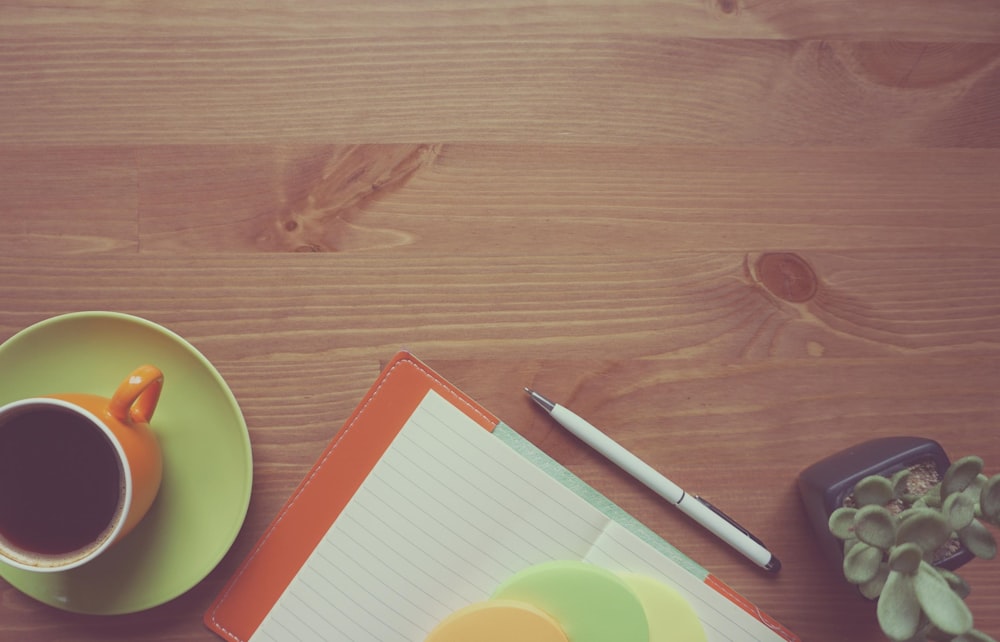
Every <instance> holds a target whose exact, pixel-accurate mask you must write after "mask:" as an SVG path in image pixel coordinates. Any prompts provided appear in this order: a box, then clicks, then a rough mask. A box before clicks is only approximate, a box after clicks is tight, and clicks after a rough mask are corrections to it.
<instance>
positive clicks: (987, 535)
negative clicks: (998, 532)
mask: <svg viewBox="0 0 1000 642" xmlns="http://www.w3.org/2000/svg"><path fill="white" fill-rule="evenodd" d="M958 539H959V541H961V542H962V545H963V546H965V548H967V549H969V551H970V552H972V554H973V555H975V556H976V557H978V558H981V559H984V560H991V559H993V558H994V557H996V556H997V541H996V540H995V539H994V538H993V533H991V532H990V531H989V529H988V528H986V527H985V526H984V525H983V524H982V522H979V521H975V520H973V522H972V523H971V524H969V525H968V526H966V527H965V528H963V529H962V530H960V531H958Z"/></svg>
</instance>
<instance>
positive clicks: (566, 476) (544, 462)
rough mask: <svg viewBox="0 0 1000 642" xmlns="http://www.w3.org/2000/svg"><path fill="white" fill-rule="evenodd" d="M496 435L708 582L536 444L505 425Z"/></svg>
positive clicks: (705, 574) (689, 562)
mask: <svg viewBox="0 0 1000 642" xmlns="http://www.w3.org/2000/svg"><path fill="white" fill-rule="evenodd" d="M493 434H494V435H495V436H496V437H497V438H499V439H500V440H501V441H503V442H504V443H505V444H507V445H508V446H509V447H510V448H512V449H513V450H514V451H515V452H517V453H518V454H520V455H521V456H522V457H524V458H525V459H527V460H528V461H530V462H531V463H533V464H534V465H535V466H538V468H540V469H541V470H542V471H544V472H545V473H546V474H548V475H549V476H550V477H552V478H553V479H555V480H556V481H557V482H559V483H560V484H562V485H563V486H565V487H566V488H568V489H570V490H571V491H573V492H574V493H575V494H576V495H578V496H579V497H580V498H582V499H583V500H584V501H586V502H587V503H588V504H590V505H591V506H593V507H594V508H596V509H597V510H599V511H601V512H602V513H603V514H604V515H606V516H607V517H608V518H610V519H612V520H614V521H616V522H618V523H619V524H621V525H622V526H624V527H625V528H626V529H627V530H628V531H630V532H631V533H632V534H633V535H635V536H636V537H638V538H639V539H641V540H642V541H644V542H646V543H647V544H649V545H650V546H652V547H653V548H655V549H656V550H657V551H659V552H660V553H661V554H663V555H664V556H665V557H667V558H668V559H670V560H672V561H674V562H675V563H676V564H677V565H678V566H680V567H682V568H683V569H685V570H686V571H688V572H689V573H691V574H692V575H694V576H695V577H697V578H698V579H699V580H701V581H703V582H704V581H705V578H707V577H708V575H709V573H708V571H707V570H705V568H704V567H702V566H701V565H700V564H698V563H697V562H695V561H694V560H692V559H691V558H690V557H688V556H687V555H685V554H684V553H682V552H681V551H680V550H678V549H677V548H676V547H674V546H673V545H671V544H670V543H669V542H667V541H666V540H665V539H663V538H662V537H660V536H659V535H657V534H656V533H655V532H653V531H652V530H650V528H649V527H648V526H646V525H645V524H643V523H642V522H640V521H639V520H637V519H636V518H635V517H632V515H630V514H629V513H628V512H626V511H625V510H624V509H623V508H621V507H620V506H619V505H618V504H616V503H614V502H613V501H611V500H610V499H608V498H607V497H605V496H604V495H602V494H601V493H600V492H598V491H597V490H595V489H594V487H593V486H591V485H590V484H588V483H587V482H585V481H583V480H582V479H580V478H579V477H577V476H576V475H574V474H573V473H572V472H570V471H569V470H568V469H567V468H566V467H564V466H563V465H562V464H560V463H559V462H557V461H556V460H554V459H552V458H551V457H549V456H548V455H547V454H545V453H544V452H543V451H541V450H540V449H539V448H538V447H537V446H535V445H534V444H533V443H531V442H530V441H528V440H527V439H525V438H524V437H522V436H521V435H520V434H519V433H518V432H517V431H515V430H514V429H513V428H511V427H510V426H508V425H507V424H505V423H503V422H502V421H501V422H500V423H498V424H497V427H496V428H495V429H494V430H493Z"/></svg>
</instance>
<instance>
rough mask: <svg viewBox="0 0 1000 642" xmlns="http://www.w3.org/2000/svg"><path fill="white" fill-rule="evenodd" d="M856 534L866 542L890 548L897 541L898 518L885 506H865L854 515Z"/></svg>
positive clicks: (884, 549) (883, 548)
mask: <svg viewBox="0 0 1000 642" xmlns="http://www.w3.org/2000/svg"><path fill="white" fill-rule="evenodd" d="M854 535H855V537H857V538H858V539H859V540H861V541H862V542H864V543H865V544H869V545H871V546H874V547H876V548H880V549H882V550H883V551H886V550H889V548H890V547H891V546H892V545H893V543H894V542H895V541H896V520H895V519H894V518H893V516H892V513H890V512H889V510H888V509H886V508H885V507H883V506H878V505H874V504H873V505H870V506H865V507H864V508H862V509H861V510H859V511H858V512H857V513H856V514H855V516H854Z"/></svg>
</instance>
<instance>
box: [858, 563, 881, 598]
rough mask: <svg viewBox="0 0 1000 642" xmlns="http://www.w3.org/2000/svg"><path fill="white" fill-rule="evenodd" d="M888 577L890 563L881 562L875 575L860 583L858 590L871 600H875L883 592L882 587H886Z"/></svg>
mask: <svg viewBox="0 0 1000 642" xmlns="http://www.w3.org/2000/svg"><path fill="white" fill-rule="evenodd" d="M887 579H889V565H888V564H885V563H882V564H879V565H878V571H877V572H876V573H875V577H873V578H872V579H870V580H868V581H867V582H864V583H863V584H861V585H859V586H858V590H859V591H861V594H862V595H864V596H865V597H866V598H868V599H869V600H874V599H875V598H877V597H878V596H879V595H881V594H882V589H883V588H884V587H885V581H886V580H887Z"/></svg>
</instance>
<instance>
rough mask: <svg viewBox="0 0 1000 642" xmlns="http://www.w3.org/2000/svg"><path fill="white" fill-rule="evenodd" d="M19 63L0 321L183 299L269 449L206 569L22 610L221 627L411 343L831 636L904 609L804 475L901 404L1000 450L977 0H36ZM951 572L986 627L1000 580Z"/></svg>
mask: <svg viewBox="0 0 1000 642" xmlns="http://www.w3.org/2000/svg"><path fill="white" fill-rule="evenodd" d="M0 86H2V87H3V90H2V91H0V340H3V339H6V338H7V337H9V336H11V335H12V334H14V333H15V332H17V331H18V330H20V329H22V328H24V327H26V326H28V325H31V324H32V323H35V322H37V321H40V320H42V319H45V318H47V317H50V316H53V315H57V314H60V313H64V312H71V311H76V310H85V309H110V310H118V311H122V312H127V313H132V314H137V315H140V316H143V317H146V318H149V319H151V320H153V321H156V322H158V323H161V324H164V325H166V326H167V327H169V328H170V329H172V330H174V331H176V332H178V333H180V334H181V335H182V336H184V337H185V338H187V339H189V340H190V341H192V342H193V343H194V345H196V346H197V347H198V348H199V349H200V350H202V351H203V352H204V354H205V355H206V356H207V357H208V358H209V359H210V360H211V361H212V362H213V363H214V364H215V365H216V366H217V367H218V368H219V370H220V372H221V373H222V374H223V376H224V377H225V378H226V380H227V381H228V382H229V383H230V385H231V386H232V388H233V391H234V393H235V394H236V397H237V399H238V400H239V401H240V404H241V407H242V408H243V411H244V414H245V416H246V418H247V422H248V425H249V427H250V432H251V441H252V444H253V450H254V456H255V463H254V475H255V480H254V488H253V498H252V501H251V506H250V511H249V514H248V516H247V520H246V523H245V525H244V528H243V531H242V533H241V535H240V537H239V538H238V539H237V541H236V543H235V545H234V547H233V549H232V551H231V552H230V554H229V555H228V556H227V557H226V559H225V560H223V562H222V563H221V564H220V565H219V567H218V568H217V569H216V570H215V571H213V572H212V573H211V574H210V575H209V576H208V577H207V578H206V579H205V580H204V581H203V582H202V583H200V584H199V585H198V586H197V587H195V588H194V589H193V590H192V591H190V592H188V593H187V594H185V595H183V596H181V597H180V598H178V599H177V600H174V601H173V602H171V603H168V604H166V605H163V606H161V607H158V608H156V609H152V610H150V611H148V612H145V613H139V614H133V615H128V616H123V617H112V618H93V617H87V616H79V615H73V614H68V613H64V612H61V611H57V610H55V609H51V608H49V607H45V606H42V605H40V604H37V603H35V602H33V601H32V600H30V599H29V598H27V597H25V596H23V595H21V594H20V593H18V592H17V591H16V590H15V589H13V588H11V587H9V586H8V585H7V584H5V583H0V639H3V640H6V639H17V640H28V641H32V640H46V641H50V640H109V639H110V640H132V639H140V638H141V639H150V640H159V641H164V642H165V641H171V642H181V641H184V642H187V641H194V640H205V641H207V640H212V639H215V638H214V637H213V636H212V634H210V633H209V632H208V631H207V630H206V629H204V628H203V627H202V625H201V620H200V617H201V614H202V613H203V611H204V610H205V608H207V606H208V604H209V602H210V601H211V600H212V598H213V597H214V596H215V595H216V593H217V592H218V591H219V590H220V589H221V587H222V585H223V583H224V582H225V580H226V579H227V578H228V577H229V575H230V574H231V573H232V572H233V571H234V570H235V569H236V567H237V565H238V564H239V562H240V561H241V560H242V559H243V557H245V556H246V555H247V554H248V552H249V551H250V550H251V548H252V546H253V544H254V542H255V541H256V539H257V538H258V537H259V536H260V535H261V534H262V533H263V531H264V528H265V527H266V525H267V524H268V523H269V521H270V520H271V519H272V518H273V517H274V515H275V514H276V512H277V511H278V509H279V507H280V506H281V504H282V503H283V502H284V500H285V499H286V498H287V497H288V495H289V493H291V492H292V490H293V489H294V488H295V486H296V485H297V484H298V482H299V481H300V480H301V479H302V476H303V475H304V474H305V473H306V471H307V470H308V469H309V467H310V466H311V464H312V463H313V461H314V459H315V457H316V456H317V454H318V453H319V451H320V450H321V449H322V447H323V445H324V444H325V443H326V442H327V441H328V440H329V439H330V438H331V437H332V436H333V435H334V434H335V432H336V431H337V429H338V428H339V427H340V425H341V424H342V423H343V421H344V420H345V419H346V418H347V417H348V416H349V414H350V412H351V410H352V409H353V408H354V405H355V404H356V403H357V401H358V400H359V399H360V398H361V396H362V395H363V394H364V392H365V390H366V389H367V387H368V385H369V384H370V383H371V382H372V381H373V380H374V378H375V376H376V375H377V373H378V371H379V369H380V365H381V364H382V363H383V362H384V361H385V360H386V359H388V358H389V357H391V356H392V354H393V353H394V352H395V351H396V350H398V349H400V348H408V349H411V350H413V351H414V352H415V353H416V354H417V355H418V356H419V357H421V358H422V359H424V360H426V361H427V362H428V363H429V364H430V365H431V366H432V367H434V368H436V369H438V370H439V371H440V372H441V373H442V374H443V375H444V376H446V377H447V378H448V379H450V380H452V381H453V382H455V383H456V384H458V385H459V386H460V387H462V388H464V389H465V390H467V391H468V392H469V393H470V394H472V395H473V396H474V397H475V398H477V399H478V400H479V401H481V402H482V403H483V404H484V405H486V406H487V407H489V408H490V409H491V410H493V411H494V412H496V413H497V414H498V415H499V416H500V417H502V418H503V419H504V420H505V421H506V422H507V423H509V424H510V425H511V426H512V427H513V428H514V429H515V430H518V431H519V432H521V433H522V434H524V435H525V436H527V437H528V438H529V439H531V440H532V441H533V442H534V443H536V444H537V445H539V447H541V448H542V449H543V450H545V451H547V452H548V453H549V454H551V455H552V456H553V457H555V458H556V459H557V460H559V461H560V462H562V463H563V464H564V465H566V466H568V467H569V468H570V469H571V470H572V471H574V472H575V473H576V474H578V475H580V476H581V477H582V478H584V479H585V480H586V481H588V482H589V483H591V484H593V485H594V486H596V487H597V488H598V489H599V490H601V491H602V492H604V493H606V494H607V495H608V496H609V497H611V498H612V499H613V500H615V501H616V502H618V503H620V504H621V505H622V506H623V507H624V508H626V509H627V510H629V511H630V512H632V513H633V514H635V515H636V516H637V517H639V518H640V519H641V520H642V521H644V522H645V523H647V524H648V525H649V526H650V527H651V528H653V529H654V530H655V531H657V532H659V533H660V534H662V535H663V536H664V537H666V538H667V539H668V540H670V541H671V542H673V543H674V544H675V545H677V546H678V547H679V548H680V549H681V550H683V551H684V552H685V553H687V554H689V555H690V556H692V557H693V558H694V559H695V560H697V561H698V562H699V563H701V564H703V565H704V566H706V567H707V568H708V569H710V570H711V571H712V572H714V573H716V574H717V575H718V576H719V577H721V578H722V579H723V580H725V581H726V582H728V583H730V584H731V585H732V586H733V587H735V588H736V589H737V590H739V591H741V592H742V593H744V594H745V595H746V596H747V597H749V598H750V599H751V600H753V601H754V602H755V603H757V604H758V605H759V606H760V607H761V608H762V609H764V610H765V611H766V612H768V613H769V614H771V615H772V616H774V617H776V618H777V619H778V620H780V621H781V622H783V623H784V624H786V625H788V626H790V627H791V628H792V629H794V630H795V631H797V632H798V633H799V634H800V635H801V636H802V638H803V639H804V640H808V641H810V642H812V641H818V642H840V641H842V640H856V641H858V642H874V641H875V640H880V639H882V637H881V636H880V634H879V633H878V628H877V624H876V623H875V619H874V612H873V609H872V607H871V605H870V604H867V603H865V602H863V601H861V600H859V599H858V598H857V597H856V595H855V594H854V592H853V591H852V589H851V588H850V587H849V586H847V585H846V584H845V583H843V582H842V581H840V579H839V577H838V571H837V569H835V568H832V567H830V565H829V564H827V563H826V561H825V560H824V559H822V558H821V557H820V554H819V551H818V548H817V546H816V545H815V543H814V542H813V541H812V539H811V535H810V532H809V529H808V525H807V524H806V521H805V517H804V514H803V512H802V511H801V509H800V507H799V503H798V502H799V500H798V497H797V495H796V490H795V478H796V475H797V474H798V472H799V471H800V470H802V469H803V468H804V467H805V466H807V465H808V464H810V463H812V462H813V461H815V460H817V459H819V458H821V457H823V456H825V455H827V454H830V453H832V452H834V451H836V450H839V449H841V448H843V447H845V446H847V445H850V444H853V443H857V442H860V441H863V440H865V439H867V438H870V437H875V436H885V435H895V434H919V435H923V436H927V437H931V438H934V439H938V440H939V441H940V442H941V443H942V444H944V446H945V448H946V450H947V451H948V452H949V454H950V455H952V456H953V457H958V456H961V455H964V454H968V453H978V454H981V455H983V456H984V458H985V459H986V460H987V465H988V467H989V468H990V470H991V471H992V472H996V471H998V470H1000V468H998V467H1000V437H998V435H1000V433H998V432H997V425H998V423H1000V402H998V401H997V395H996V391H997V390H998V389H1000V367H998V366H997V364H998V363H1000V323H998V318H1000V219H998V214H997V213H998V206H1000V10H998V8H997V6H996V4H995V3H994V2H993V0H954V1H953V2H932V1H931V0H913V1H912V2H909V3H906V5H905V7H904V6H902V5H900V4H899V3H897V2H890V1H888V0H872V1H862V0H832V1H827V0H824V1H822V2H821V1H820V0H768V1H766V2H765V1H763V0H696V1H682V0H664V1H661V2H655V1H650V0H626V1H622V2H605V1H602V0H568V1H567V2H561V3H548V2H536V1H533V0H497V1H495V2H487V1H485V0H473V1H471V2H461V3H459V2H450V1H437V0H435V1H429V0H418V1H416V2H409V1H403V0H388V1H385V2H378V3H365V2H358V1H355V0H337V1H336V2H328V1H320V0H297V1H295V2H289V3H262V2H243V3H233V2H222V1H219V0H210V1H208V2H183V3H170V4H165V3H121V2H106V1H103V0H101V1H97V2H92V3H89V4H88V5H87V6H86V7H85V8H84V7H82V6H70V5H53V4H52V3H47V2H37V1H34V0H32V1H16V2H5V3H3V6H0ZM9 376H16V373H14V374H11V373H6V372H3V373H0V377H9ZM525 385H530V386H532V387H535V388H537V389H540V390H542V391H544V392H545V393H546V394H549V395H551V396H553V397H555V398H557V399H559V400H561V401H564V402H567V403H568V404H570V405H572V407H574V408H575V409H576V410H578V411H579V412H580V413H582V414H584V415H585V416H587V417H588V418H590V419H591V420H592V421H593V422H594V423H596V424H597V425H599V426H601V427H603V428H605V429H606V430H608V432H610V433H612V434H613V435H614V436H615V437H616V438H618V439H620V440H621V441H622V442H623V443H625V444H626V445H627V446H628V447H629V448H632V449H633V450H635V451H637V452H638V453H640V455H641V456H643V457H644V458H646V459H647V460H649V461H650V462H651V463H652V464H654V465H655V466H657V467H659V468H662V469H663V470H664V471H667V472H668V474H669V475H670V476H671V477H672V478H674V479H675V480H677V481H678V482H680V483H682V484H683V485H685V486H687V487H689V488H691V489H692V490H694V491H695V492H698V493H700V494H703V495H704V496H706V497H708V498H709V499H710V500H712V501H713V502H715V503H717V504H718V505H720V506H722V507H723V508H725V509H726V510H727V511H729V512H731V513H733V514H734V515H735V516H736V517H737V518H738V519H740V521H743V522H745V523H746V524H747V525H748V526H750V527H751V530H753V531H755V532H757V533H758V534H759V535H761V536H762V537H763V539H764V540H765V541H766V542H768V544H769V545H770V546H771V547H773V548H774V549H775V550H776V551H777V552H778V554H779V555H780V556H781V557H782V559H783V560H784V562H785V568H784V570H783V571H782V573H781V575H780V576H779V577H777V578H768V577H764V576H763V575H762V574H761V573H759V572H758V571H756V570H755V569H754V568H752V567H750V566H748V565H747V564H746V563H745V562H744V561H743V560H742V559H740V558H739V557H738V556H737V555H736V554H735V553H733V552H732V551H731V550H729V549H728V548H726V547H725V546H722V545H719V544H717V543H715V542H714V541H713V540H712V539H710V538H706V537H705V536H704V534H703V533H702V532H700V531H699V530H698V529H697V528H696V527H695V526H693V525H692V524H691V523H690V522H689V521H688V520H686V519H685V518H684V517H683V516H681V515H679V514H678V513H677V511H673V510H671V509H670V508H669V507H667V506H664V505H663V503H662V502H661V501H660V500H658V499H657V498H656V497H654V496H652V495H651V494H650V493H649V492H648V491H646V490H645V489H644V488H643V487H641V486H639V485H637V484H636V483H635V482H633V481H632V480H630V479H629V478H627V477H626V476H625V475H624V474H623V473H621V471H618V470H617V469H615V468H614V467H612V466H610V465H609V464H607V463H606V462H605V461H603V460H602V459H600V458H599V457H598V456H596V455H595V454H594V453H593V452H591V451H589V450H588V449H587V448H585V447H583V445H582V444H580V443H579V442H577V441H575V440H574V439H572V438H570V437H569V436H567V435H566V434H565V433H563V432H561V431H560V430H558V429H557V428H556V427H555V426H553V425H552V424H551V423H550V422H548V421H546V420H545V418H544V417H541V416H540V415H539V414H538V413H537V411H536V409H535V408H533V407H532V406H531V404H530V403H528V402H527V401H526V400H525V399H524V398H523V395H522V394H520V392H519V391H520V390H521V387H522V386H525ZM994 564H995V563H994ZM963 575H964V576H966V577H967V579H969V581H970V583H971V584H972V586H973V594H972V595H971V596H970V598H969V602H970V605H971V606H972V607H973V608H974V610H975V613H976V623H977V625H978V627H979V628H981V629H983V630H985V631H987V632H988V633H990V634H992V635H993V636H994V637H1000V612H998V611H997V610H996V609H995V608H994V606H993V602H994V601H995V599H994V597H993V596H995V595H996V594H997V592H998V591H1000V584H998V582H1000V574H998V573H997V572H996V568H995V566H990V565H989V564H987V563H984V562H974V563H973V564H971V565H970V566H968V567H966V569H963Z"/></svg>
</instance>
